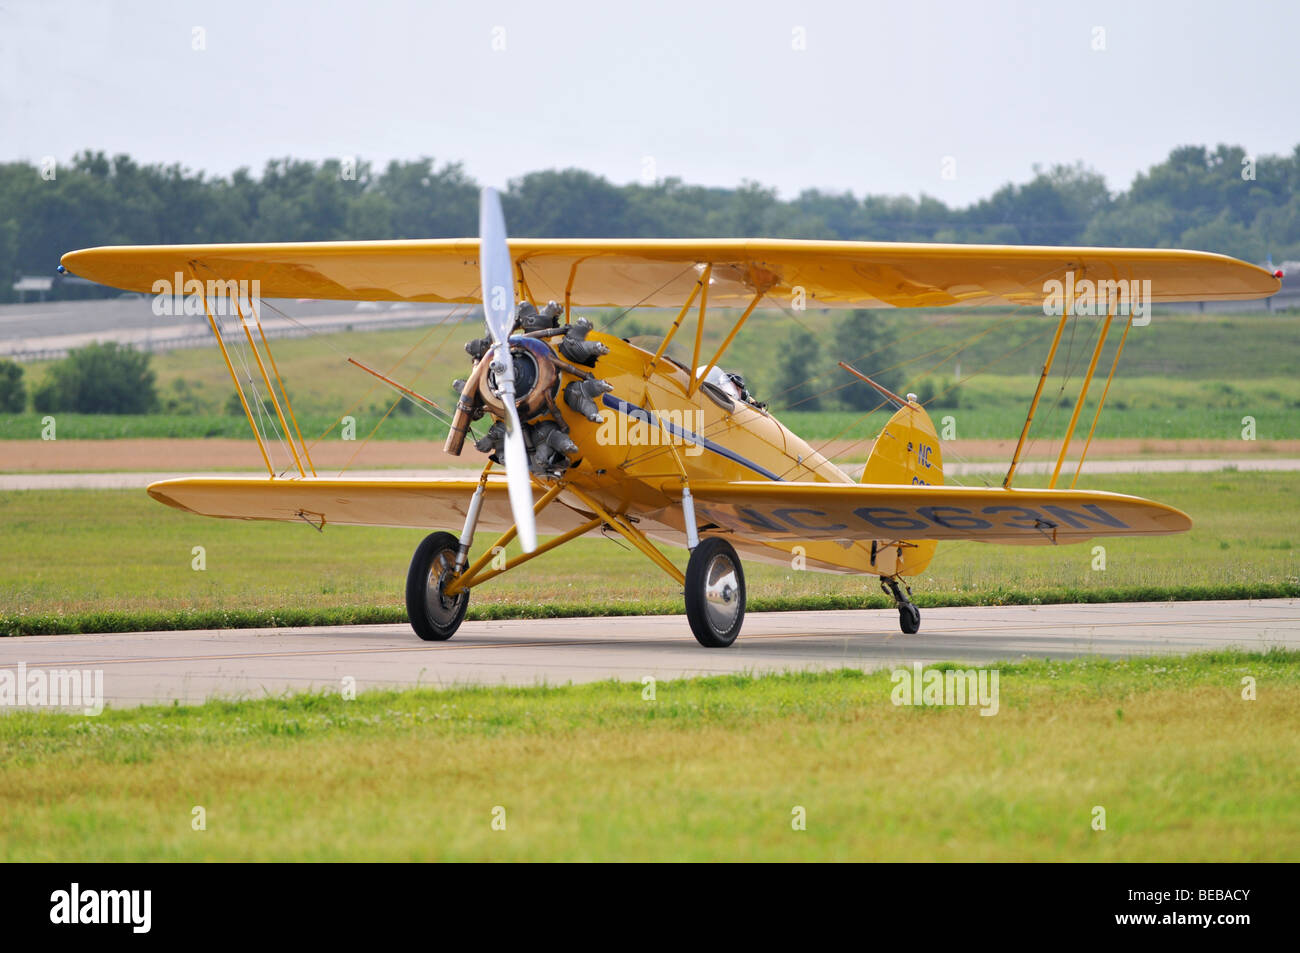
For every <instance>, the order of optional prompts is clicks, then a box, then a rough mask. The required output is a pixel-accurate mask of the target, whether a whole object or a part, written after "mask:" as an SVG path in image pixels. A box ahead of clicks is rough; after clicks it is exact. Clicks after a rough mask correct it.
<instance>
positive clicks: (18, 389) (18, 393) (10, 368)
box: [0, 361, 27, 414]
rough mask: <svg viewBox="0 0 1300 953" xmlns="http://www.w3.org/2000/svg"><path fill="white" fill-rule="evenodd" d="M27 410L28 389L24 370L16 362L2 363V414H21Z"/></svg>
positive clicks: (0, 407) (0, 372) (0, 385)
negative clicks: (24, 380)
mask: <svg viewBox="0 0 1300 953" xmlns="http://www.w3.org/2000/svg"><path fill="white" fill-rule="evenodd" d="M26 409H27V388H26V387H25V386H24V385H23V368H22V365H21V364H17V363H15V362H14V361H0V412H3V413H6V414H21V413H22V412H23V411H24V410H26Z"/></svg>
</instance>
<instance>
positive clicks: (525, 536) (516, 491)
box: [478, 188, 537, 553]
mask: <svg viewBox="0 0 1300 953" xmlns="http://www.w3.org/2000/svg"><path fill="white" fill-rule="evenodd" d="M478 242H479V255H478V262H479V277H480V279H481V281H482V284H483V317H484V319H485V320H486V321H487V327H488V334H489V335H490V336H491V338H492V342H493V344H494V345H495V347H494V348H493V351H492V355H491V358H490V359H491V361H492V371H493V377H495V379H496V385H497V390H498V391H499V393H500V396H501V401H502V403H504V404H505V405H506V419H505V428H506V439H505V457H506V485H507V487H508V488H509V491H510V512H511V513H512V514H514V518H515V526H516V527H517V529H518V531H519V545H520V546H522V547H523V550H524V552H526V553H531V552H532V551H533V550H534V549H536V548H537V524H536V522H535V520H534V519H533V490H532V478H531V477H530V476H529V473H528V454H527V452H526V450H525V449H524V434H523V430H522V428H521V426H520V423H519V411H518V410H517V409H516V408H515V366H514V361H513V360H512V359H511V357H510V331H511V329H512V328H513V327H514V324H515V291H514V287H515V284H514V282H515V276H514V264H513V263H512V262H511V260H510V246H509V245H507V244H506V219H505V216H504V215H503V214H502V213H501V196H500V195H498V194H497V190H496V189H493V188H485V189H483V191H482V194H481V195H480V196H479V208H478Z"/></svg>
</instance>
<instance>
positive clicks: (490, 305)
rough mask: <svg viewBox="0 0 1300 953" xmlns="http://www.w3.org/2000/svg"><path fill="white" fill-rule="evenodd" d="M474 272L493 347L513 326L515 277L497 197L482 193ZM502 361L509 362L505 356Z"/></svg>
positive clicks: (492, 192) (494, 193) (492, 191)
mask: <svg viewBox="0 0 1300 953" xmlns="http://www.w3.org/2000/svg"><path fill="white" fill-rule="evenodd" d="M478 243H479V255H478V269H479V279H480V281H481V282H482V285H483V317H484V319H485V320H486V321H487V327H488V334H490V335H492V340H493V342H495V343H496V344H505V343H506V339H507V338H509V336H510V329H511V327H512V326H513V325H514V323H515V276H514V264H513V263H512V262H511V261H510V246H509V245H507V244H506V219H505V216H504V215H503V214H502V213H501V196H500V195H498V194H497V190H496V189H493V188H485V189H483V192H482V195H481V197H480V199H479V210H478ZM505 360H506V361H509V360H510V358H509V354H508V353H507V355H506V358H505Z"/></svg>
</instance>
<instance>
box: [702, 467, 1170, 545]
mask: <svg viewBox="0 0 1300 953" xmlns="http://www.w3.org/2000/svg"><path fill="white" fill-rule="evenodd" d="M691 493H692V495H693V496H694V498H695V512H696V516H697V518H698V519H699V521H700V523H701V524H706V523H713V524H716V525H717V526H718V527H720V528H723V529H727V530H731V531H732V532H734V533H736V534H737V535H739V536H747V537H757V538H761V539H769V540H791V541H794V540H819V539H837V540H867V539H875V540H881V539H884V540H890V539H906V540H979V541H981V542H987V543H1026V544H1038V545H1050V544H1053V543H1078V542H1083V541H1084V540H1087V539H1091V538H1093V537H1094V536H1160V535H1164V534H1166V533H1181V532H1184V531H1186V530H1188V529H1190V528H1191V525H1192V521H1191V519H1190V518H1189V517H1188V516H1187V514H1185V513H1183V512H1182V511H1180V510H1177V509H1174V508H1173V507H1172V506H1166V505H1165V504H1163V503H1153V502H1152V501H1150V500H1144V499H1140V498H1139V497H1135V496H1126V495H1123V494H1119V493H1106V492H1102V491H1096V490H1034V489H1025V490H1017V489H1007V490H1004V489H1000V488H999V489H990V488H986V487H968V486H923V485H914V486H908V485H902V486H898V485H881V484H848V483H767V482H736V483H721V482H717V483H692V484H691Z"/></svg>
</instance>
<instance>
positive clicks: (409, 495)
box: [149, 477, 587, 534]
mask: <svg viewBox="0 0 1300 953" xmlns="http://www.w3.org/2000/svg"><path fill="white" fill-rule="evenodd" d="M478 485H479V481H478V480H477V479H472V480H462V479H430V480H419V479H398V478H394V479H383V480H379V479H369V480H363V479H343V478H339V479H333V478H320V477H318V478H308V479H300V480H270V479H267V478H265V477H188V478H184V479H178V480H163V481H161V482H159V483H153V484H151V485H150V486H149V495H150V496H152V497H153V498H154V499H155V500H158V501H159V502H162V503H166V504H167V505H168V506H174V507H176V508H177V509H181V510H186V511H188V512H191V513H197V514H199V515H201V516H215V517H220V518H224V519H244V520H282V521H289V522H296V521H304V522H307V523H310V524H312V525H314V526H322V525H331V526H333V525H343V526H398V527H418V528H421V529H449V530H459V529H460V528H461V526H462V524H463V523H464V521H465V512H466V510H467V509H468V507H469V503H470V498H471V497H472V496H473V494H474V491H475V490H476V489H477V488H478ZM483 489H484V495H483V509H482V511H481V513H480V514H479V520H478V525H479V526H480V527H482V528H484V529H487V530H491V531H498V532H503V531H505V530H507V529H509V528H510V527H511V526H513V525H514V518H513V517H512V516H511V515H510V499H509V495H508V492H507V490H506V482H505V480H504V478H500V479H498V478H495V477H489V478H488V480H487V481H486V482H485V483H484V485H483ZM586 519H587V517H585V516H584V515H582V514H580V513H576V512H574V511H573V510H571V509H570V508H569V507H567V506H549V507H547V508H546V509H545V510H543V511H542V512H541V513H539V514H538V516H537V529H538V531H539V532H542V533H547V534H552V533H555V534H558V533H564V532H567V531H568V530H571V529H573V528H574V527H576V526H580V525H582V523H583V522H585V520H586Z"/></svg>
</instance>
